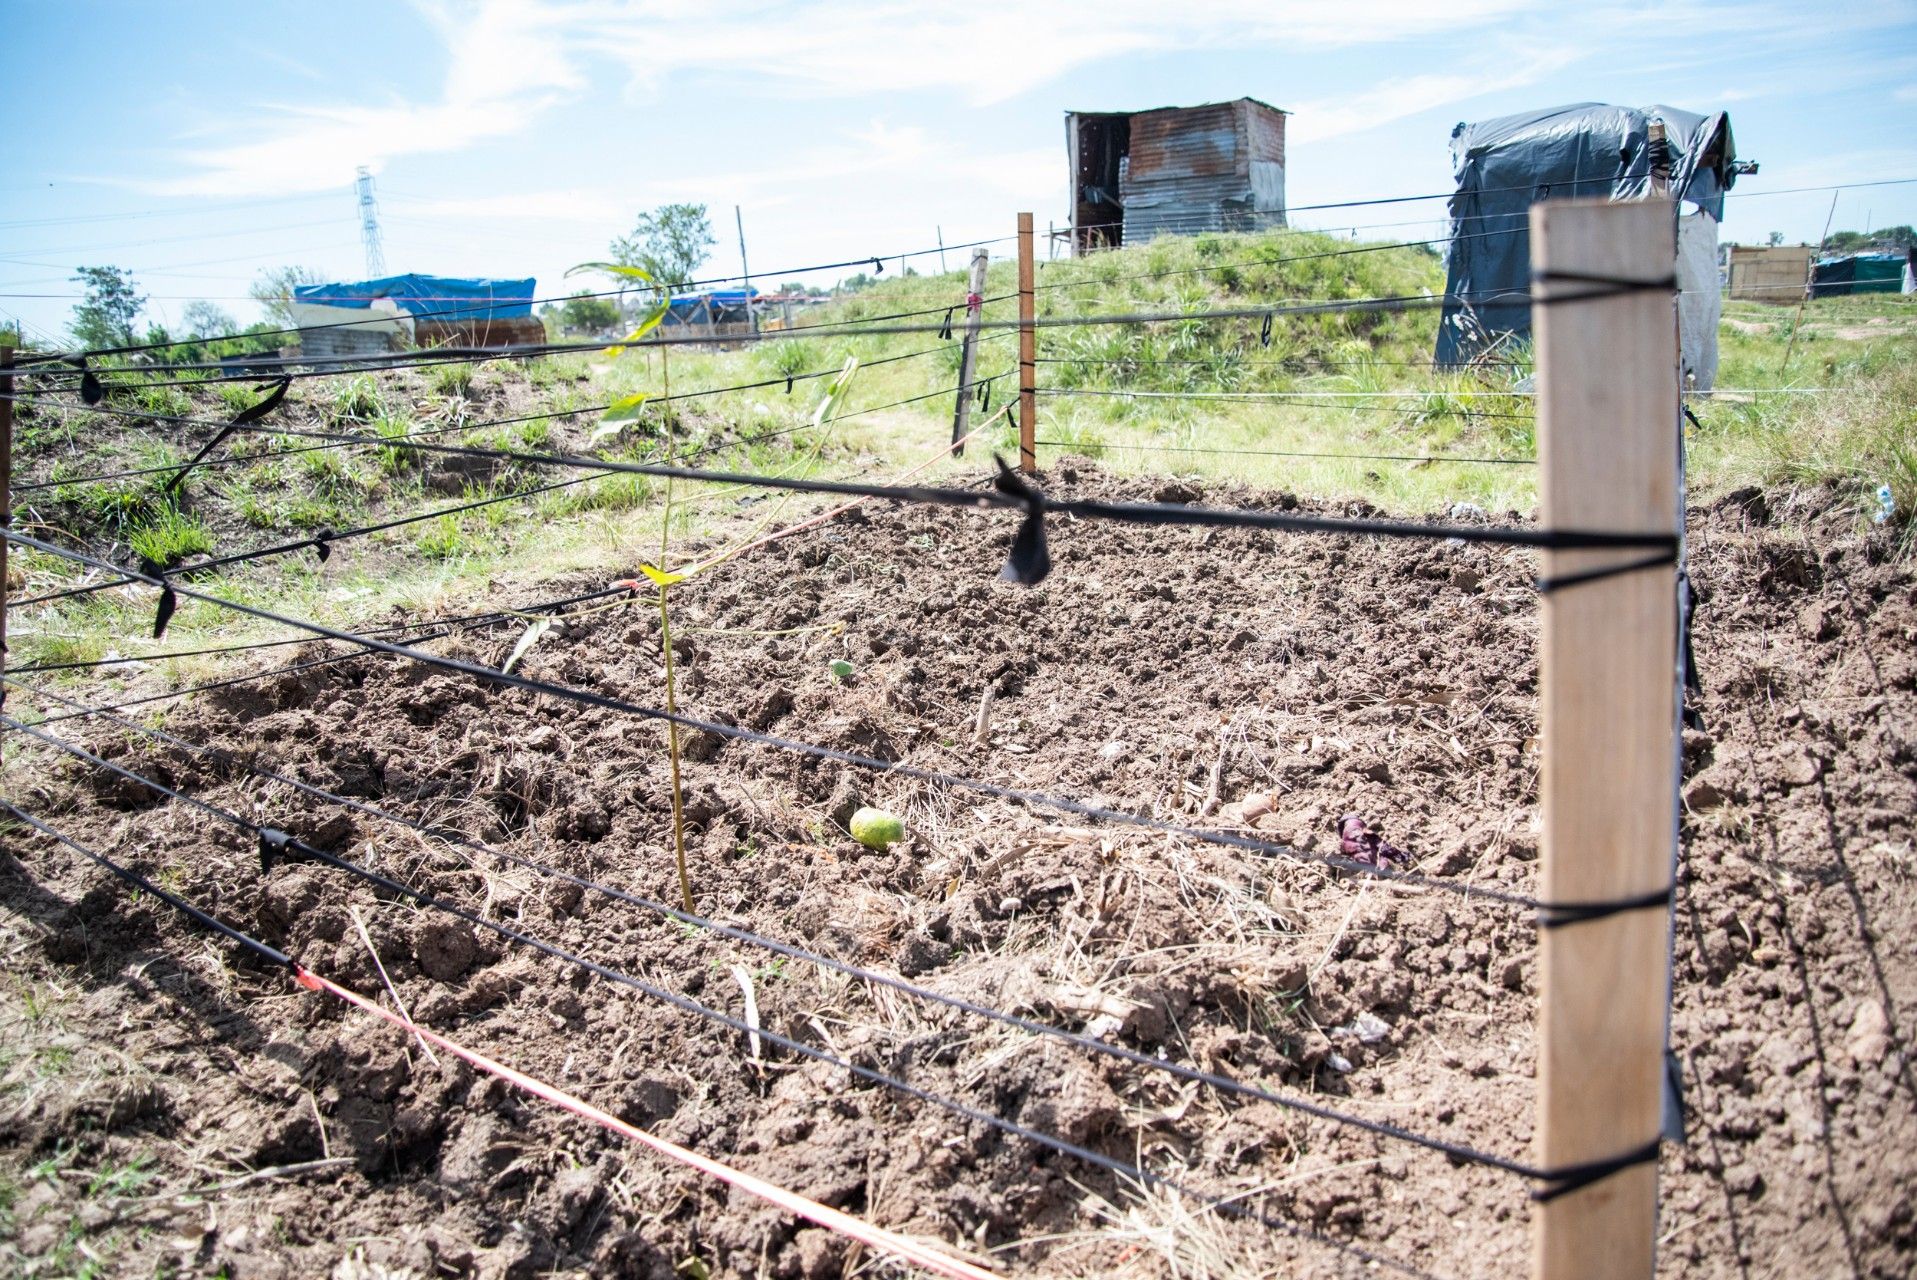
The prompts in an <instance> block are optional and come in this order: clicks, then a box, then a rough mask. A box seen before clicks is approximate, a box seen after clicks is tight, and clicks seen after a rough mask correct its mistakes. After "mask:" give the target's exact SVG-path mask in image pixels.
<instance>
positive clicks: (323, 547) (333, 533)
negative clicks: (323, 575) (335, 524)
mask: <svg viewBox="0 0 1917 1280" xmlns="http://www.w3.org/2000/svg"><path fill="white" fill-rule="evenodd" d="M338 536H339V531H338V530H336V529H330V528H328V529H321V530H320V531H319V532H318V533H316V534H314V535H313V551H314V553H315V554H316V555H318V556H319V562H320V563H321V564H325V563H326V562H327V560H328V559H329V558H331V556H332V554H333V539H334V538H337V537H338Z"/></svg>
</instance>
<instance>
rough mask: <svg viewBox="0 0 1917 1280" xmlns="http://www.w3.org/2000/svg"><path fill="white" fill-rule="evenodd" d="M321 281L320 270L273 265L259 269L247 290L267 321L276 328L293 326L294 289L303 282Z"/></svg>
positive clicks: (316, 282)
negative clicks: (257, 276)
mask: <svg viewBox="0 0 1917 1280" xmlns="http://www.w3.org/2000/svg"><path fill="white" fill-rule="evenodd" d="M319 283H321V280H320V274H319V272H317V271H315V270H313V269H312V268H311V267H272V268H269V269H267V270H265V271H262V272H260V274H259V278H258V279H256V280H255V281H253V283H252V285H251V287H249V288H248V289H247V292H248V293H250V294H252V295H253V301H255V302H257V303H259V304H260V310H261V311H263V312H265V313H266V319H267V323H269V324H270V325H272V326H273V327H274V328H275V329H291V328H294V327H295V326H294V323H293V290H294V289H296V288H298V287H299V286H300V285H303V284H319Z"/></svg>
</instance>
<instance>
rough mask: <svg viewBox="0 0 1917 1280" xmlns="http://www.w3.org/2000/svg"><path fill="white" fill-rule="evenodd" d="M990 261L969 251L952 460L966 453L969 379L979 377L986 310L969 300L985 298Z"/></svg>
mask: <svg viewBox="0 0 1917 1280" xmlns="http://www.w3.org/2000/svg"><path fill="white" fill-rule="evenodd" d="M989 260H990V255H989V254H987V253H986V251H985V250H983V249H974V250H972V274H971V278H970V279H969V280H968V281H967V282H966V290H967V292H966V297H965V343H964V346H963V347H962V348H961V349H960V351H959V380H958V399H957V401H956V402H955V403H954V404H953V405H952V456H953V457H955V458H956V457H959V456H961V455H963V454H964V452H965V444H964V440H965V436H966V433H967V432H969V431H970V430H971V420H972V397H973V395H975V394H976V393H977V390H978V389H977V388H976V387H974V386H973V385H972V379H973V378H974V377H976V376H977V374H978V327H979V322H980V321H981V320H983V319H984V318H985V308H984V306H983V305H974V304H973V302H972V299H974V298H983V297H984V296H985V268H986V266H987V264H988V262H989Z"/></svg>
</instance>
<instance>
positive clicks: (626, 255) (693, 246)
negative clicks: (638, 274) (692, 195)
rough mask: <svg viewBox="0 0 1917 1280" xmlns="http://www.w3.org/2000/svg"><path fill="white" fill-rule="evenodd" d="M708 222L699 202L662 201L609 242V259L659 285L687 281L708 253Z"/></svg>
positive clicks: (710, 226) (708, 255) (709, 236)
mask: <svg viewBox="0 0 1917 1280" xmlns="http://www.w3.org/2000/svg"><path fill="white" fill-rule="evenodd" d="M716 243H718V242H717V241H715V240H714V239H713V238H712V222H711V220H710V219H708V218H707V217H706V207H705V206H704V205H702V204H662V205H660V206H659V207H658V208H657V209H654V210H653V211H652V212H651V213H642V214H640V215H639V221H638V222H637V223H635V224H634V226H633V229H632V234H631V235H629V236H620V237H619V238H618V239H616V240H614V241H613V242H612V249H611V253H612V260H613V261H614V262H616V263H618V264H619V265H620V266H623V267H638V268H639V269H640V270H642V271H644V272H645V273H646V274H648V275H650V276H651V277H652V278H653V279H654V280H655V281H657V282H658V283H659V285H660V286H661V287H663V288H677V287H678V286H680V285H683V284H685V283H687V282H689V281H690V280H691V279H692V278H693V275H694V273H695V272H697V271H698V270H699V268H700V267H701V266H703V265H704V264H705V261H706V259H707V258H708V257H710V256H711V253H712V246H713V245H714V244H716Z"/></svg>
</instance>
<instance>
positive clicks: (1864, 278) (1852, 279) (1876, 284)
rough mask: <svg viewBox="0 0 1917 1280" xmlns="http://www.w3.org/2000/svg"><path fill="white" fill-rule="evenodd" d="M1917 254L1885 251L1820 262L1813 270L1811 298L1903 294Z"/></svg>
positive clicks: (1819, 260)
mask: <svg viewBox="0 0 1917 1280" xmlns="http://www.w3.org/2000/svg"><path fill="white" fill-rule="evenodd" d="M1914 257H1917V253H1913V252H1912V251H1908V250H1904V249H1882V250H1876V251H1873V252H1869V253H1840V254H1832V255H1830V256H1828V257H1823V258H1819V259H1818V260H1817V265H1816V266H1814V267H1813V268H1811V287H1810V288H1811V297H1813V298H1841V297H1847V296H1849V295H1850V294H1853V293H1902V292H1904V280H1905V278H1906V275H1907V273H1908V270H1909V266H1910V263H1911V261H1912V260H1913V258H1914Z"/></svg>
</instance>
